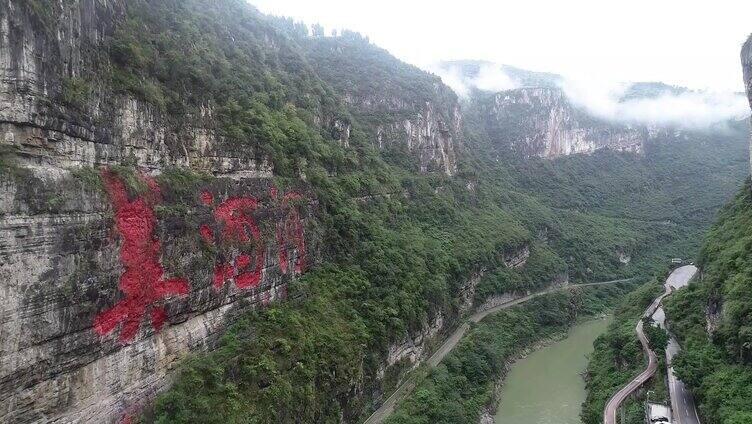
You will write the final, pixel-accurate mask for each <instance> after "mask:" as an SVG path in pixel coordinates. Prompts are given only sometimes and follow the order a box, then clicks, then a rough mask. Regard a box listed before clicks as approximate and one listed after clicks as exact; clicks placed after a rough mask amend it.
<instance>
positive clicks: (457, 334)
mask: <svg viewBox="0 0 752 424" xmlns="http://www.w3.org/2000/svg"><path fill="white" fill-rule="evenodd" d="M631 280H633V279H632V278H625V279H621V280H611V281H602V282H598V283H587V284H572V285H567V286H562V287H553V288H550V289H546V290H543V291H540V292H537V293H533V294H529V295H527V296H524V297H520V298H518V299H515V300H511V301H509V302H506V303H502V304H500V305H497V306H494V307H493V308H489V309H484V310H481V311H478V312H476V313H474V314H473V315H471V316H470V317H469V318H468V320H467V321H465V322H463V323H462V324H461V325H460V326H459V327H458V328H457V329H456V330H454V332H453V333H452V334H451V335H450V336H449V337H448V338H447V339H446V340H445V341H444V343H442V345H441V347H439V348H438V349H437V350H436V352H434V353H433V355H431V356H430V357H429V358H428V360H427V361H426V364H427V365H428V367H429V368H433V367H435V366H437V365H438V364H439V363H441V361H442V360H443V359H444V358H445V357H446V356H447V355H448V354H449V352H451V351H452V349H454V347H455V346H456V345H457V343H459V341H460V340H461V339H462V336H464V335H465V333H466V332H467V330H468V329H469V328H470V322H473V323H475V322H480V321H481V320H482V319H483V318H485V317H487V316H488V315H491V314H494V313H496V312H499V311H501V310H503V309H508V308H511V307H512V306H515V305H519V304H520V303H525V302H527V301H529V300H530V299H533V298H536V297H538V296H543V295H545V294H549V293H553V292H555V291H559V290H564V289H572V288H575V287H590V286H602V285H606V284H617V283H624V282H627V281H631ZM416 384H417V382H416V381H415V379H414V378H411V377H408V378H407V379H406V380H405V381H404V382H403V383H402V384H400V385H399V387H397V389H396V390H395V391H394V393H392V395H391V396H389V398H387V399H386V400H385V401H384V403H383V404H381V406H380V407H379V409H377V410H376V411H374V413H373V414H371V416H370V417H368V419H367V420H365V421H364V423H363V424H376V423H381V422H383V421H384V420H385V419H386V418H387V417H389V415H391V414H392V412H394V408H395V407H396V406H397V403H398V402H399V401H400V400H402V399H404V398H405V396H407V395H408V394H409V393H410V392H412V390H413V389H414V388H415V386H416Z"/></svg>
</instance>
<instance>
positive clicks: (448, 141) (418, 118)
mask: <svg viewBox="0 0 752 424" xmlns="http://www.w3.org/2000/svg"><path fill="white" fill-rule="evenodd" d="M461 123H462V115H461V114H460V111H459V107H458V106H456V105H455V107H454V108H452V119H451V120H450V121H449V122H447V121H445V120H444V119H443V118H441V117H440V116H438V115H437V114H436V113H435V112H434V107H433V104H432V103H430V102H427V103H426V104H425V106H424V107H423V108H422V109H421V111H420V113H418V114H417V115H415V116H414V117H410V118H405V119H403V120H402V121H398V122H395V123H393V124H391V125H389V126H379V127H378V129H377V134H376V139H377V140H378V143H379V147H380V148H382V149H383V148H384V147H385V146H388V145H393V144H396V143H404V144H406V145H407V149H408V150H409V151H410V152H413V153H415V154H416V155H417V156H418V159H419V162H420V170H421V172H428V171H435V170H440V171H441V172H443V173H445V174H447V175H454V174H455V173H456V172H457V152H456V150H457V144H456V141H455V140H457V138H458V137H457V135H458V134H459V132H460V128H461Z"/></svg>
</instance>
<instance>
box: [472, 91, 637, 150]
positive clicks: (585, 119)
mask: <svg viewBox="0 0 752 424" xmlns="http://www.w3.org/2000/svg"><path fill="white" fill-rule="evenodd" d="M479 109H480V114H481V119H482V121H483V122H484V124H485V126H486V130H487V132H488V134H489V136H490V137H491V140H493V142H494V143H495V144H497V145H498V146H499V147H503V148H511V149H512V150H513V151H515V152H517V153H520V154H522V155H524V156H538V157H543V158H556V157H560V156H566V155H571V154H575V153H592V152H594V151H596V150H599V149H603V148H608V149H612V150H617V151H627V152H633V153H641V152H642V150H643V144H644V143H645V141H646V140H647V138H648V131H647V129H645V128H641V127H633V126H629V125H621V124H615V123H610V122H606V121H603V120H600V119H597V118H595V117H593V116H591V115H589V114H588V113H587V112H585V111H584V110H581V109H580V108H578V107H576V106H574V105H573V104H572V103H571V102H570V101H569V100H568V99H567V98H566V96H565V95H564V92H563V91H562V90H561V89H559V88H553V87H542V88H519V89H515V90H508V91H502V92H499V93H496V94H493V95H492V96H491V97H490V98H488V99H487V100H482V101H480V102H479Z"/></svg>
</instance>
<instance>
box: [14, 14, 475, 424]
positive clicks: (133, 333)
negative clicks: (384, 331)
mask: <svg viewBox="0 0 752 424" xmlns="http://www.w3.org/2000/svg"><path fill="white" fill-rule="evenodd" d="M220 3H222V2H220ZM152 4H155V5H156V6H154V7H161V3H159V2H153V3H152ZM186 7H187V8H189V10H191V9H190V8H191V7H193V8H197V9H199V10H200V12H201V13H202V14H203V13H204V12H207V13H208V12H209V11H208V10H205V9H210V8H212V7H216V8H218V10H219V8H221V7H224V8H233V7H236V8H239V9H238V10H242V12H243V13H244V14H246V15H243V19H241V21H242V23H241V24H242V25H244V27H243V29H244V30H246V31H248V33H246V34H243V36H245V37H246V39H245V40H241V35H240V34H238V33H232V34H226V33H224V32H222V29H220V30H219V33H220V34H221V36H222V37H224V38H223V39H222V40H221V41H222V45H221V46H220V47H215V48H216V49H217V50H215V52H216V51H218V50H219V49H220V48H227V49H228V50H229V53H228V54H230V55H235V56H234V57H237V51H238V50H239V49H241V48H243V49H248V50H250V52H251V54H258V56H255V61H254V62H252V63H244V66H246V67H252V66H256V67H258V68H259V70H258V74H259V75H260V77H259V78H258V80H263V82H262V83H258V84H259V85H260V86H254V87H252V88H254V89H256V90H258V93H255V96H256V97H253V98H252V99H250V100H249V99H248V98H241V99H240V101H245V102H246V104H244V107H247V108H250V107H251V105H249V104H251V103H253V102H257V103H261V100H259V98H260V99H262V100H266V103H267V104H270V105H272V106H266V104H265V105H263V106H260V107H259V109H258V110H254V112H255V114H251V116H245V117H242V118H241V119H240V121H241V122H240V123H239V124H238V120H236V118H235V117H233V116H232V115H231V114H232V113H233V112H232V111H233V108H237V107H238V103H239V102H238V101H236V100H235V99H233V100H232V101H228V102H226V103H225V104H220V103H219V102H218V101H217V99H218V97H220V96H224V93H225V92H222V93H221V94H219V95H216V94H215V95H214V96H208V95H207V96H204V97H202V94H203V93H201V92H200V91H201V90H200V89H196V88H194V87H193V86H190V87H187V86H186V84H184V82H182V81H180V82H179V86H175V87H170V86H169V80H170V74H169V73H168V74H166V75H164V74H162V75H159V73H160V72H163V71H165V69H156V70H154V69H147V68H148V66H149V65H146V66H147V68H143V67H142V68H139V69H136V68H137V67H138V66H142V65H143V63H136V64H134V63H132V62H129V61H132V60H133V58H134V57H135V58H136V59H139V60H142V61H144V63H146V62H148V61H149V60H150V59H149V58H144V57H146V56H148V55H147V54H145V53H144V52H143V51H142V50H138V48H134V47H133V45H134V43H133V42H132V40H129V39H127V38H125V41H123V39H121V38H118V37H122V34H121V32H120V31H121V29H122V26H123V25H128V24H129V21H128V19H127V17H128V16H129V14H130V13H138V7H137V6H134V4H131V3H128V2H125V1H119V0H118V1H107V2H103V1H98V0H77V1H70V2H59V1H53V0H39V1H34V2H26V1H16V0H0V340H2V343H0V422H14V423H16V422H17V423H26V422H40V421H41V422H82V423H87V422H91V423H93V422H116V421H120V420H126V419H128V418H129V417H131V416H133V415H135V414H137V413H138V412H139V411H140V410H141V408H142V407H143V406H144V405H146V404H148V403H149V402H150V401H151V399H152V398H153V397H154V396H155V395H156V394H157V393H159V392H161V391H163V390H164V389H165V388H166V387H167V386H168V385H169V384H170V382H171V378H172V376H173V375H174V370H175V369H176V366H177V364H179V363H180V361H181V360H182V359H184V358H185V357H186V356H188V354H189V353H195V352H199V351H202V350H207V349H210V348H211V347H212V346H213V345H214V343H215V341H216V339H217V338H218V336H220V335H221V334H222V332H223V330H224V329H226V328H227V326H228V325H229V324H230V323H232V321H233V318H235V317H236V316H239V315H240V314H242V313H243V312H245V311H247V310H249V309H252V308H262V307H264V306H266V305H267V304H269V303H270V302H281V301H285V299H286V298H287V293H288V286H289V284H290V283H291V282H292V281H293V280H294V279H296V278H297V277H298V276H300V275H302V274H303V273H304V272H305V271H306V270H307V269H308V268H309V267H310V266H312V265H315V264H317V263H318V262H319V261H320V259H321V256H322V253H321V251H322V250H323V249H322V248H321V247H320V244H321V240H320V238H321V237H320V234H319V232H318V231H317V229H318V225H319V223H318V222H317V220H316V218H317V208H318V201H317V199H316V198H315V196H314V194H313V190H312V189H311V188H310V185H309V184H308V183H307V182H306V175H305V173H304V170H303V167H304V164H305V159H302V160H301V159H300V158H301V157H302V154H300V153H299V152H284V153H286V154H287V155H284V154H278V155H277V158H278V159H279V158H281V159H282V162H281V163H280V162H277V163H274V161H273V160H272V158H271V156H272V155H271V154H270V152H269V150H264V149H263V148H262V147H261V144H263V143H258V140H255V137H256V134H255V133H254V132H253V131H249V130H248V128H246V127H243V125H246V123H247V122H248V121H251V122H257V121H259V120H261V119H264V118H267V117H268V116H270V115H272V114H273V113H280V114H282V116H283V117H282V118H279V119H277V120H276V122H282V123H283V124H284V125H290V123H293V124H295V125H298V127H295V128H294V129H292V130H290V128H289V127H285V128H279V127H278V128H273V127H272V128H271V129H270V126H269V125H268V124H269V123H274V122H275V121H274V119H269V120H268V121H266V122H263V125H259V128H255V129H254V130H259V129H260V130H261V135H260V136H258V137H259V138H260V139H261V141H262V142H266V143H267V144H269V141H270V140H271V139H274V138H275V137H279V133H280V132H284V131H285V130H289V131H290V133H294V136H295V137H297V140H298V141H300V142H301V146H303V148H304V149H310V144H305V143H306V141H307V140H305V137H308V136H309V135H310V133H308V134H305V133H304V134H303V137H301V136H300V133H296V132H295V131H299V130H300V128H301V127H306V126H307V127H306V128H313V129H314V131H315V132H316V133H317V134H318V133H319V132H320V133H321V134H322V135H323V136H322V137H323V142H324V143H329V142H332V143H338V144H339V145H340V146H343V147H344V148H345V150H347V149H350V150H351V151H352V150H354V149H362V148H363V147H364V145H371V146H376V147H378V148H380V149H382V150H384V151H387V150H390V149H393V150H394V151H396V152H399V153H401V152H402V150H403V149H404V150H406V151H407V152H408V153H410V154H409V155H397V156H395V157H396V158H397V159H398V160H402V161H403V162H404V163H400V165H405V166H406V167H410V168H413V167H414V168H415V169H416V170H417V171H423V172H442V173H445V174H453V173H455V172H456V169H457V155H458V149H459V144H460V142H459V140H460V139H461V133H462V131H461V115H460V113H459V106H458V102H457V98H456V96H454V94H453V93H452V92H451V90H449V89H448V88H447V87H445V86H444V85H443V84H441V83H440V81H439V80H438V79H437V78H435V77H433V76H431V75H429V74H426V73H424V72H422V71H420V70H418V69H417V68H413V67H409V66H408V65H405V64H404V63H401V62H399V61H397V60H396V59H394V58H391V56H389V57H386V56H384V55H386V53H385V52H380V51H379V53H378V54H379V55H381V56H380V57H379V61H383V62H386V63H389V64H390V65H389V66H394V67H397V68H399V69H400V70H401V71H400V72H401V73H400V77H401V78H403V79H402V80H401V81H402V83H403V84H404V85H405V86H407V87H413V88H414V87H415V86H420V90H418V91H410V90H407V91H405V90H402V89H399V90H396V91H393V92H388V91H386V90H378V89H374V87H372V86H370V85H369V84H370V83H371V81H380V83H381V84H384V86H385V87H391V86H392V83H393V81H392V75H390V74H388V73H387V74H386V75H384V74H381V73H380V72H381V70H374V68H372V67H369V66H368V63H367V60H366V59H367V57H368V55H369V54H371V53H370V52H372V51H376V48H375V47H373V46H372V45H370V44H368V43H363V42H362V41H358V42H357V43H356V47H355V48H356V49H358V50H359V51H360V52H361V54H360V55H359V54H357V53H356V52H352V51H351V52H345V54H344V55H343V57H346V58H349V59H350V60H353V61H354V63H353V64H352V66H354V67H356V68H358V69H369V70H371V71H373V72H376V74H374V73H372V74H368V75H363V76H362V78H358V79H356V80H352V81H350V83H349V84H348V85H347V86H346V87H345V86H340V85H337V84H336V83H337V82H338V81H340V80H339V77H338V76H337V75H334V74H332V73H330V72H329V73H328V72H326V71H325V68H326V66H325V64H326V60H330V59H327V58H329V57H333V60H338V59H337V55H332V52H331V51H328V52H326V54H325V55H324V56H320V55H319V53H321V52H320V51H319V50H317V49H315V48H314V47H312V46H306V43H313V41H310V40H308V41H306V40H295V41H291V39H290V34H286V33H285V32H284V30H282V29H279V28H277V27H275V26H273V25H275V23H274V21H273V20H272V19H270V18H266V17H263V16H261V15H260V14H259V13H258V12H257V11H255V10H254V9H251V8H249V7H248V6H247V5H245V4H244V2H232V1H230V2H225V3H222V4H221V5H218V3H213V2H203V3H202V2H200V1H197V2H192V3H190V5H188V6H186ZM211 12H214V13H216V12H217V10H211ZM140 19H142V20H143V19H144V17H140ZM239 19H240V18H239ZM158 29H159V28H158ZM143 30H144V29H143V28H140V29H139V31H143ZM249 34H250V35H249ZM254 37H255V38H254ZM248 38H250V39H251V40H250V41H248ZM113 40H115V41H113ZM322 41H323V40H322ZM325 41H326V42H327V43H332V44H334V45H335V46H337V47H336V48H335V50H336V51H341V49H346V48H347V46H348V45H349V44H348V43H350V41H352V40H349V41H348V39H347V38H342V37H337V38H332V39H330V40H325ZM241 42H244V43H245V44H238V45H237V46H235V45H233V43H241ZM317 42H318V41H317ZM118 43H120V44H118ZM296 43H300V44H296ZM301 45H303V47H304V48H301V47H300V46H301ZM228 46H229V47H228ZM119 49H120V50H124V51H125V53H123V54H122V56H123V57H120V56H119V55H120V53H118V52H119V51H120V50H119ZM134 49H135V50H134ZM167 53H169V54H175V55H178V54H180V52H177V51H175V50H173V51H169V52H167ZM149 54H151V55H152V56H155V55H157V53H156V52H154V51H151V52H150V53H149ZM307 55H309V56H310V57H308V56H307ZM260 56H263V58H261V57H260ZM387 56H388V55H387ZM210 59H212V60H215V59H216V57H215V56H211V57H210ZM118 60H121V61H123V62H122V63H119V62H118ZM215 65H216V66H215V67H214V68H211V69H210V70H211V71H212V72H214V71H217V67H221V66H223V65H227V63H226V62H225V63H222V62H221V61H218V63H217V64H215ZM343 69H345V68H343ZM316 70H318V71H319V73H320V74H319V75H317V74H316V73H315V72H316ZM170 72H173V73H174V72H176V69H171V70H170ZM217 72H218V71H217ZM248 72H249V73H250V72H251V71H248ZM154 73H156V74H157V75H156V76H155V75H153V74H154ZM228 73H230V74H233V75H232V76H233V77H234V76H235V75H234V74H235V73H237V69H233V70H231V71H228ZM160 78H161V79H160ZM184 78H193V79H191V84H196V86H197V87H198V86H199V85H200V84H201V81H199V80H200V76H196V75H195V74H194V75H190V76H185V77H184ZM248 79H249V80H251V81H252V82H253V83H254V84H255V83H256V82H257V81H256V79H255V77H254V76H253V75H251V77H249V78H248ZM227 80H231V81H233V83H235V82H237V80H235V79H232V78H229V77H228V78H227ZM301 80H302V81H305V84H302V83H300V81H301ZM291 81H292V82H291ZM322 81H323V82H322ZM415 81H417V83H415V84H413V82H415ZM204 82H206V81H204ZM209 82H210V83H215V84H216V82H217V81H216V80H211V79H209ZM261 84H267V85H266V86H264V85H261ZM284 84H287V85H284ZM295 84H299V85H295ZM326 84H331V85H332V86H334V89H331V88H329V86H328V85H326ZM301 85H302V86H304V87H301ZM280 87H284V89H286V90H287V92H284V90H283V89H281V88H280ZM204 89H208V88H207V87H204ZM176 90H180V91H176ZM275 90H276V91H275ZM306 90H308V91H306ZM197 91H198V93H197ZM280 93H283V94H280ZM364 93H372V94H370V95H366V94H364ZM373 93H375V94H373ZM240 94H241V96H243V95H248V96H250V94H253V93H250V94H248V93H240ZM285 94H286V95H287V96H288V97H287V98H284V97H282V96H283V95H285ZM273 96H280V97H279V98H276V97H275V98H272V99H270V97H273ZM170 98H172V99H173V100H174V103H173V104H172V105H169V104H168V102H169V101H170ZM182 106H185V107H182ZM272 108H276V109H274V110H271V109H272ZM302 109H305V112H301V113H297V111H299V110H302ZM237 130H239V131H237ZM275 131H276V132H275ZM283 135H285V136H286V134H283ZM285 141H288V143H287V144H286V145H283V146H281V147H280V148H286V147H288V146H289V145H291V144H292V143H290V142H289V141H290V139H289V138H287V139H286V140H285ZM278 144H285V143H284V142H279V143H278ZM283 168H284V169H287V171H289V172H285V173H286V174H287V175H285V176H286V177H287V179H286V180H285V182H284V186H282V185H277V183H278V181H276V180H275V179H273V177H277V176H278V175H279V174H280V169H283ZM326 171H328V172H330V173H331V174H336V169H326ZM366 194H367V195H368V196H371V195H372V194H371V193H366ZM444 322H445V320H444V318H443V316H442V315H441V312H438V313H437V314H436V316H435V317H434V318H432V319H430V320H427V321H426V328H424V329H417V330H413V331H411V332H409V333H407V335H406V336H405V340H406V341H396V342H395V344H394V345H393V346H394V348H393V349H392V350H390V351H389V352H385V355H386V356H387V357H386V358H385V364H384V369H385V370H386V372H392V371H391V370H390V369H389V368H391V367H392V366H393V365H395V363H396V362H400V361H401V359H402V358H403V357H408V358H409V359H410V361H412V362H415V361H416V360H417V359H419V357H420V356H422V355H424V353H425V346H424V345H425V343H426V341H428V340H430V339H433V338H435V336H436V334H437V331H439V329H442V328H443V326H444ZM405 343H407V344H409V345H410V346H411V347H410V348H409V349H408V348H401V347H400V346H401V345H404V344H405ZM351 383H352V384H353V385H354V386H358V385H362V381H353V382H351ZM343 390H345V389H343ZM360 395H361V396H362V395H363V394H362V393H360ZM368 395H369V394H365V396H368ZM356 412H357V411H348V413H356Z"/></svg>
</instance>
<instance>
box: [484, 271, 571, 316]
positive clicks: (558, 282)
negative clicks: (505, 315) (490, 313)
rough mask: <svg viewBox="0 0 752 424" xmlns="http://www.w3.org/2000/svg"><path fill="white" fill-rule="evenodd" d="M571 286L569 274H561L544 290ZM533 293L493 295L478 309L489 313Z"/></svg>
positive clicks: (517, 292) (529, 291) (528, 291)
mask: <svg viewBox="0 0 752 424" xmlns="http://www.w3.org/2000/svg"><path fill="white" fill-rule="evenodd" d="M568 285H569V276H568V275H567V274H561V275H557V276H556V277H554V278H553V279H552V280H551V281H550V283H549V284H548V286H547V287H545V288H544V290H550V289H556V288H560V287H567V286H568ZM532 293H533V292H532V291H531V290H527V291H525V292H519V291H515V292H506V293H499V294H496V295H493V296H491V297H489V298H487V299H486V300H485V301H483V303H482V304H480V305H479V306H478V307H477V308H476V309H477V310H478V311H487V310H489V309H492V308H495V307H497V306H499V305H503V304H505V303H509V302H512V301H514V300H517V299H521V298H523V297H525V296H529V295H531V294H532Z"/></svg>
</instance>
